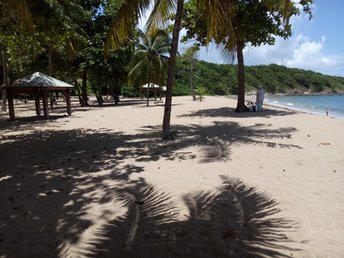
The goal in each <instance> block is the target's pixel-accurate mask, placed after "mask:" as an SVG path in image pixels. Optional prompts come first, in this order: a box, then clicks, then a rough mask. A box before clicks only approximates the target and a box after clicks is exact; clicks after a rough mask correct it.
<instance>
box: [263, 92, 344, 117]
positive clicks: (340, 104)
mask: <svg viewBox="0 0 344 258" xmlns="http://www.w3.org/2000/svg"><path fill="white" fill-rule="evenodd" d="M266 102H267V103H269V104H272V105H276V106H281V107H287V108H290V109H294V110H300V111H304V112H308V113H314V114H320V115H326V107H327V108H328V113H329V116H332V117H336V118H340V119H344V95H329V96H328V95H320V96H267V97H266Z"/></svg>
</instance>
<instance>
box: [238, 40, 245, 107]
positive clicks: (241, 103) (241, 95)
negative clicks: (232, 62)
mask: <svg viewBox="0 0 344 258" xmlns="http://www.w3.org/2000/svg"><path fill="white" fill-rule="evenodd" d="M237 58H238V102H237V108H236V111H237V112H245V111H246V106H245V68H244V56H243V43H242V42H238V45H237Z"/></svg>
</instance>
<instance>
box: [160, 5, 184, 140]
mask: <svg viewBox="0 0 344 258" xmlns="http://www.w3.org/2000/svg"><path fill="white" fill-rule="evenodd" d="M183 7H184V0H178V1H177V12H176V16H175V20H174V28H173V38H172V46H171V53H170V60H169V66H168V74H167V81H166V98H165V108H164V118H163V123H162V134H163V135H162V137H163V139H170V138H173V135H171V134H170V123H171V109H172V90H173V84H174V70H175V67H176V56H177V50H178V41H179V32H180V27H181V21H182V15H183Z"/></svg>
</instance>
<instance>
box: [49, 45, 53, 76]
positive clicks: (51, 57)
mask: <svg viewBox="0 0 344 258" xmlns="http://www.w3.org/2000/svg"><path fill="white" fill-rule="evenodd" d="M48 73H49V75H50V76H53V48H52V47H51V46H50V45H48Z"/></svg>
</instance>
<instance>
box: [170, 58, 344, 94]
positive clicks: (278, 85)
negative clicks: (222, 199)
mask: <svg viewBox="0 0 344 258" xmlns="http://www.w3.org/2000/svg"><path fill="white" fill-rule="evenodd" d="M195 62H196V63H195V69H194V72H193V74H194V75H193V81H194V85H195V87H199V86H204V87H206V88H207V90H208V94H211V95H226V94H236V85H237V68H236V65H229V64H213V63H208V62H205V61H197V60H196V61H195ZM190 67H191V66H190V64H189V63H188V61H186V60H183V58H180V60H179V61H178V63H177V69H176V87H175V89H174V95H189V94H190V78H189V77H190V73H191V72H190ZM245 76H246V91H252V90H255V89H256V87H257V86H258V85H261V86H263V87H264V89H265V90H266V91H267V92H269V93H302V92H308V93H343V92H344V77H339V76H329V75H323V74H320V73H317V72H313V71H307V70H302V69H296V68H287V67H285V66H281V65H275V64H270V65H257V66H246V67H245Z"/></svg>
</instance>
